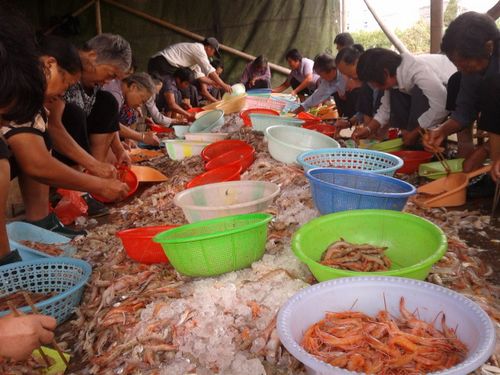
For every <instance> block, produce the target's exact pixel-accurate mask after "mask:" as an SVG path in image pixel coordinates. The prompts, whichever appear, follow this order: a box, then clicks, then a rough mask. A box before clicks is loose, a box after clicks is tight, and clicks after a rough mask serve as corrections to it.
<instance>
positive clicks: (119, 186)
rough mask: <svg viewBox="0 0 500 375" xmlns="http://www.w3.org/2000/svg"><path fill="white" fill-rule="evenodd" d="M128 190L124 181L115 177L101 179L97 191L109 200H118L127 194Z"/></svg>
mask: <svg viewBox="0 0 500 375" xmlns="http://www.w3.org/2000/svg"><path fill="white" fill-rule="evenodd" d="M128 191H129V187H128V185H127V184H126V183H124V182H121V181H120V180H116V179H113V180H110V179H106V180H103V183H102V186H101V188H100V189H99V192H98V193H99V195H100V196H102V197H104V198H106V199H108V200H110V201H119V200H121V199H123V198H125V197H126V196H127V194H128Z"/></svg>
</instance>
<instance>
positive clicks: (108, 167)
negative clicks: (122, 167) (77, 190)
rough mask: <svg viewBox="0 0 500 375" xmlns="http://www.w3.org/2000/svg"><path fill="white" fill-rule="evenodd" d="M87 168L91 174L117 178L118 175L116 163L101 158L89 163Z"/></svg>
mask: <svg viewBox="0 0 500 375" xmlns="http://www.w3.org/2000/svg"><path fill="white" fill-rule="evenodd" d="M87 170H88V172H89V173H90V174H91V175H94V176H97V177H102V178H116V176H117V175H118V172H117V171H116V168H115V167H114V165H112V164H109V163H103V162H101V161H99V160H96V161H95V163H93V164H91V165H89V166H88V168H87Z"/></svg>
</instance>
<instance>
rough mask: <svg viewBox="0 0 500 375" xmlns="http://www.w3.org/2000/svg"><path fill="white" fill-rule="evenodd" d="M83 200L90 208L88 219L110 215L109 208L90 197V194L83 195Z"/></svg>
mask: <svg viewBox="0 0 500 375" xmlns="http://www.w3.org/2000/svg"><path fill="white" fill-rule="evenodd" d="M82 198H83V199H84V200H85V202H86V203H87V206H88V210H87V216H88V217H99V216H104V215H107V214H109V208H108V207H106V206H105V205H104V204H102V203H101V202H98V201H96V200H95V199H94V198H92V197H91V196H90V194H84V195H82Z"/></svg>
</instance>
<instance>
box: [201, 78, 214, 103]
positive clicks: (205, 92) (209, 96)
mask: <svg viewBox="0 0 500 375" xmlns="http://www.w3.org/2000/svg"><path fill="white" fill-rule="evenodd" d="M200 93H201V95H202V96H203V97H204V98H205V99H207V100H208V101H209V102H210V103H215V102H217V101H218V100H217V99H216V98H214V97H213V96H212V94H210V91H208V85H207V84H206V83H203V82H200Z"/></svg>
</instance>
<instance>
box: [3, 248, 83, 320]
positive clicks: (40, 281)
mask: <svg viewBox="0 0 500 375" xmlns="http://www.w3.org/2000/svg"><path fill="white" fill-rule="evenodd" d="M91 272H92V268H91V267H90V264H88V263H87V262H84V261H83V260H79V259H73V258H64V257H57V258H46V259H40V260H34V261H31V262H18V263H12V264H9V265H6V266H2V267H0V297H4V296H6V295H8V294H11V293H14V292H16V291H19V290H25V291H28V292H33V293H50V292H57V293H58V294H57V295H56V296H54V297H51V298H49V299H47V300H45V301H41V302H38V303H36V304H35V306H36V307H37V308H38V310H40V312H41V313H42V314H45V315H50V316H53V317H54V318H55V319H56V320H57V323H58V324H61V323H62V322H64V321H65V320H66V319H68V317H69V316H70V315H71V314H72V313H73V311H74V309H75V307H77V306H78V305H79V304H80V299H81V298H82V293H83V288H84V286H85V284H86V283H87V281H88V279H89V277H90V274H91ZM20 310H21V311H24V312H30V311H31V309H30V307H28V306H25V307H22V308H20ZM8 313H9V310H5V311H1V312H0V316H3V315H6V314H8Z"/></svg>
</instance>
